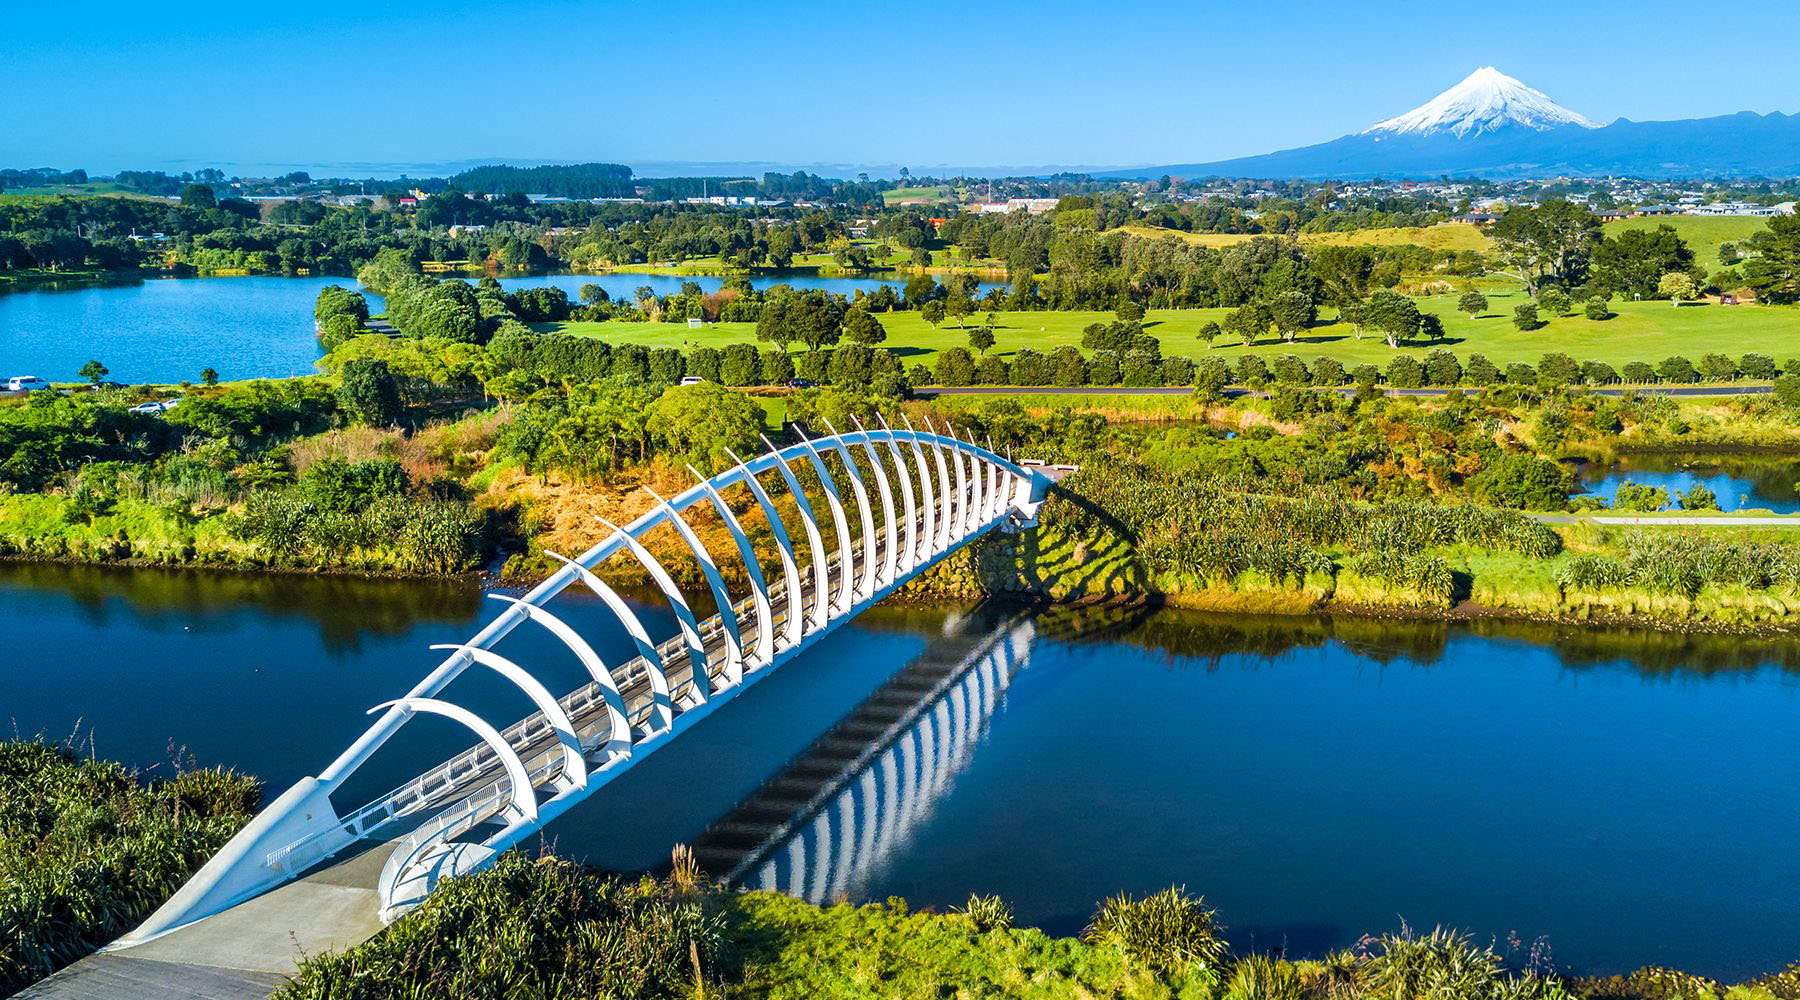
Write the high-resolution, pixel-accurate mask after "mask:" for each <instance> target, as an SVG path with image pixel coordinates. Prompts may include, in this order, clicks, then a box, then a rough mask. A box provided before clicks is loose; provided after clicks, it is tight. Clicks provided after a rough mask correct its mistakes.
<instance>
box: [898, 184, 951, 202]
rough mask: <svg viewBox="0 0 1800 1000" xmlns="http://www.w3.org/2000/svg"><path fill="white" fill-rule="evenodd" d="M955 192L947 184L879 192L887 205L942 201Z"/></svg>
mask: <svg viewBox="0 0 1800 1000" xmlns="http://www.w3.org/2000/svg"><path fill="white" fill-rule="evenodd" d="M955 194H956V189H955V188H952V187H950V186H949V185H947V184H937V185H932V186H929V187H903V188H892V189H890V190H887V191H883V192H881V199H882V200H883V201H885V202H887V203H888V204H889V205H905V204H911V203H915V202H932V201H943V200H945V199H947V198H951V197H953V196H955Z"/></svg>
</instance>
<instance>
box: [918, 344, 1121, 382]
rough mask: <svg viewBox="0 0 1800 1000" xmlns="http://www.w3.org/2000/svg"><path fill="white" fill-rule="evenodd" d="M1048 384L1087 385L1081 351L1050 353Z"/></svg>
mask: <svg viewBox="0 0 1800 1000" xmlns="http://www.w3.org/2000/svg"><path fill="white" fill-rule="evenodd" d="M915 384H920V385H922V384H924V383H915ZM1050 384H1051V385H1057V386H1065V387H1068V386H1078V385H1086V384H1087V362H1086V361H1084V360H1082V357H1081V351H1079V350H1077V349H1076V348H1074V347H1071V346H1069V345H1067V344H1064V345H1063V346H1061V347H1058V348H1057V349H1056V350H1054V351H1051V352H1050Z"/></svg>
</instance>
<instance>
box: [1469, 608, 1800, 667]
mask: <svg viewBox="0 0 1800 1000" xmlns="http://www.w3.org/2000/svg"><path fill="white" fill-rule="evenodd" d="M1467 628H1468V629H1469V631H1470V632H1471V633H1473V634H1475V635H1479V636H1482V637H1484V638H1490V639H1513V640H1518V641H1523V642H1529V643H1532V644H1533V645H1538V646H1548V647H1550V648H1551V649H1554V650H1555V651H1556V654H1557V656H1559V657H1561V659H1562V662H1563V666H1565V667H1568V668H1570V669H1583V668H1589V667H1597V666H1629V667H1631V668H1633V669H1635V670H1636V671H1637V672H1639V673H1642V674H1648V675H1664V674H1684V673H1690V674H1699V675H1702V676H1712V675H1714V674H1720V673H1726V672H1729V671H1733V670H1750V669H1755V668H1758V667H1778V668H1780V669H1782V670H1786V671H1791V672H1796V673H1800V642H1796V641H1795V639H1794V637H1792V636H1744V635H1729V634H1721V633H1716V632H1674V631H1670V630H1667V629H1653V628H1634V627H1629V626H1582V625H1570V624H1558V623H1551V622H1517V621H1500V620H1493V619H1488V620H1479V621H1476V622H1473V623H1471V624H1470V625H1468V626H1467Z"/></svg>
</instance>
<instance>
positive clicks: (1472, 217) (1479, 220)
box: [1450, 212, 1500, 226]
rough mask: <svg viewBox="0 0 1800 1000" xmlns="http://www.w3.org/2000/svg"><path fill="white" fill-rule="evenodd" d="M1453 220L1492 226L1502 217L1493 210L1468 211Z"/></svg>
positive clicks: (1452, 220)
mask: <svg viewBox="0 0 1800 1000" xmlns="http://www.w3.org/2000/svg"><path fill="white" fill-rule="evenodd" d="M1450 221H1451V222H1462V223H1466V224H1468V225H1471V226H1491V225H1493V224H1494V223H1496V222H1499V221H1500V217H1499V216H1498V215H1495V214H1494V213H1492V212H1468V213H1465V214H1463V215H1459V216H1456V217H1455V218H1453V219H1451V220H1450Z"/></svg>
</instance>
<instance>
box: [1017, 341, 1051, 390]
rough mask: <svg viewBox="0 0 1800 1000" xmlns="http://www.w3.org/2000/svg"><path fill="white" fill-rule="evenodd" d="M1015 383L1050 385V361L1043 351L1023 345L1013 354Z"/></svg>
mask: <svg viewBox="0 0 1800 1000" xmlns="http://www.w3.org/2000/svg"><path fill="white" fill-rule="evenodd" d="M1012 384H1013V385H1049V384H1050V361H1049V359H1048V358H1046V357H1044V354H1043V352H1041V351H1036V350H1033V349H1032V348H1029V347H1022V348H1020V349H1019V352H1018V353H1017V354H1015V355H1013V363H1012Z"/></svg>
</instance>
